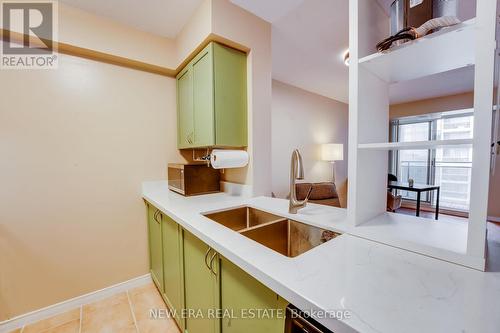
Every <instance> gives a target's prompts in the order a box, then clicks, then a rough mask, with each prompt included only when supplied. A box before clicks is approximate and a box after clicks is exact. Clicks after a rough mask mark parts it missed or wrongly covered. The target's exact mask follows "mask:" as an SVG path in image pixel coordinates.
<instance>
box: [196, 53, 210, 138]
mask: <svg viewBox="0 0 500 333" xmlns="http://www.w3.org/2000/svg"><path fill="white" fill-rule="evenodd" d="M192 66H193V68H192V71H193V110H194V111H193V112H194V144H195V146H196V147H204V146H213V145H214V144H215V129H214V126H215V124H214V80H213V54H212V44H209V45H208V46H207V47H206V48H204V49H203V51H201V52H200V53H199V54H198V55H197V56H196V57H195V58H194V59H193V62H192Z"/></svg>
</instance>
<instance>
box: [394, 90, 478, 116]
mask: <svg viewBox="0 0 500 333" xmlns="http://www.w3.org/2000/svg"><path fill="white" fill-rule="evenodd" d="M473 107H474V93H464V94H458V95H452V96H444V97H437V98H431V99H424V100H420V101H415V102H410V103H403V104H394V105H391V107H390V111H389V117H390V119H394V118H400V117H408V116H416V115H420V114H426V113H434V112H445V111H454V110H462V109H470V108H473Z"/></svg>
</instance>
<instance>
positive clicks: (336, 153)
mask: <svg viewBox="0 0 500 333" xmlns="http://www.w3.org/2000/svg"><path fill="white" fill-rule="evenodd" d="M321 160H323V161H327V162H331V163H332V164H333V183H334V184H335V161H343V160H344V144H342V143H324V144H322V145H321Z"/></svg>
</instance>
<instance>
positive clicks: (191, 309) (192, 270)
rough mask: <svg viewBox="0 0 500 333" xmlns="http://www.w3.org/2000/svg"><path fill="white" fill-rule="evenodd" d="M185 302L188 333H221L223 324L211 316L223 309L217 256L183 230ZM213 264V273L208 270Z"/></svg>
mask: <svg viewBox="0 0 500 333" xmlns="http://www.w3.org/2000/svg"><path fill="white" fill-rule="evenodd" d="M183 250H184V298H185V307H186V311H188V312H187V313H186V330H185V331H186V332H188V333H218V332H220V322H219V320H218V319H216V318H215V316H213V315H212V316H210V313H214V311H216V310H217V309H219V308H220V300H219V279H218V276H217V272H218V269H219V267H218V260H217V254H216V253H215V252H213V251H211V249H210V248H209V247H208V246H207V245H206V244H205V243H204V242H202V241H201V240H200V239H198V238H197V237H195V236H194V235H192V234H191V233H189V232H188V231H186V230H184V247H183ZM210 261H212V270H210V269H209V266H210Z"/></svg>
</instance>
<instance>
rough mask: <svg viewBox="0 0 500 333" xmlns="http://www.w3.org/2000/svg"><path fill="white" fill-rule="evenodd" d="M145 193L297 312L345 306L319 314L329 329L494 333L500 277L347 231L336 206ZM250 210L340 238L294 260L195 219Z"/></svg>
mask: <svg viewBox="0 0 500 333" xmlns="http://www.w3.org/2000/svg"><path fill="white" fill-rule="evenodd" d="M143 197H144V199H145V200H147V201H148V202H150V203H151V204H152V205H154V206H155V207H156V208H158V209H160V210H161V211H162V212H163V213H165V214H167V215H168V216H170V217H171V218H173V219H174V220H175V221H176V222H178V223H179V224H180V225H181V226H182V227H183V228H185V229H186V230H188V231H189V232H191V233H193V234H194V235H196V236H197V237H199V238H200V239H202V240H203V241H204V242H205V243H207V244H208V245H209V246H211V247H212V248H213V249H215V250H216V251H217V252H219V253H220V254H222V255H223V256H224V257H226V258H227V259H229V260H231V261H232V262H233V263H234V264H236V265H238V266H239V267H240V268H242V269H243V270H245V271H246V272H248V273H249V274H251V275H252V276H254V277H255V278H256V279H257V280H259V281H260V282H262V283H263V284H265V285H266V286H267V287H269V288H270V289H272V290H274V291H275V292H276V293H277V294H279V295H281V296H282V297H283V298H285V299H286V300H287V301H289V302H290V303H292V304H294V305H295V306H297V307H299V308H300V309H302V310H326V311H337V310H348V311H349V312H350V314H351V317H350V318H345V319H342V320H337V319H331V318H318V321H319V322H321V323H322V324H323V325H325V326H326V327H328V328H329V329H331V330H332V331H334V332H335V333H342V332H356V331H358V332H363V333H364V332H367V333H375V332H377V333H380V332H383V333H403V332H404V333H413V332H415V333H423V332H425V333H433V332H436V333H444V332H446V333H453V332H457V333H464V332H467V333H468V332H470V333H498V332H500V315H499V314H500V272H487V273H483V272H480V271H476V270H473V269H470V268H465V267H462V266H459V265H455V264H451V263H448V262H445V261H441V260H438V259H433V258H430V257H427V256H423V255H420V254H416V253H413V252H409V251H405V250H401V249H398V248H395V247H392V246H387V245H383V244H380V243H377V242H373V241H370V240H366V239H363V238H359V237H356V236H353V235H350V234H349V229H348V225H347V223H346V222H345V221H346V218H347V217H346V213H345V211H344V210H342V209H339V208H335V207H327V206H320V205H314V204H308V205H307V207H306V208H304V209H301V210H300V211H299V214H294V215H290V214H288V201H286V200H283V199H276V198H267V197H257V198H243V197H239V196H231V195H229V194H226V193H218V194H211V195H203V196H195V197H183V196H180V195H178V194H175V193H173V192H171V191H169V190H168V186H167V182H165V181H156V182H144V183H143ZM242 205H248V206H251V207H254V208H257V209H261V210H264V211H268V212H271V213H275V214H277V215H281V216H285V217H290V218H292V219H293V220H296V221H299V222H303V223H307V224H311V225H314V226H318V227H321V228H324V229H329V230H333V231H337V232H341V233H344V234H343V235H341V236H339V237H337V238H335V239H333V240H331V241H329V242H327V243H324V244H322V245H320V246H318V247H316V248H314V249H312V250H310V251H308V252H306V253H304V254H302V255H300V256H298V257H295V258H288V257H285V256H283V255H281V254H278V253H276V252H274V251H272V250H270V249H268V248H266V247H264V246H262V245H260V244H258V243H256V242H254V241H252V240H250V239H248V238H246V237H244V236H242V235H240V234H238V233H237V232H235V231H232V230H230V229H228V228H226V227H224V226H222V225H220V224H218V223H216V222H213V221H212V220H210V219H208V218H206V217H204V216H203V215H202V213H206V212H211V211H217V210H222V209H227V208H232V207H238V206H242Z"/></svg>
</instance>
